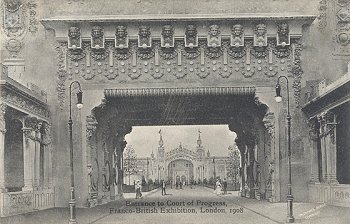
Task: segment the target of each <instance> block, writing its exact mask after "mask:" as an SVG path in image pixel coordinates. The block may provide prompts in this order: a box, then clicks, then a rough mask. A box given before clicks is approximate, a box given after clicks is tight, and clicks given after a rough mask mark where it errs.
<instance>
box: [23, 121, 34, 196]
mask: <svg viewBox="0 0 350 224" xmlns="http://www.w3.org/2000/svg"><path fill="white" fill-rule="evenodd" d="M22 130H23V139H24V141H23V144H24V145H23V150H24V154H23V161H24V187H23V189H22V190H23V191H32V190H33V179H34V178H33V165H34V163H33V162H34V160H33V150H32V149H33V141H34V136H33V135H32V129H31V128H27V127H24V128H23V129H22Z"/></svg>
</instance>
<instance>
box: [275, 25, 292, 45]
mask: <svg viewBox="0 0 350 224" xmlns="http://www.w3.org/2000/svg"><path fill="white" fill-rule="evenodd" d="M277 45H282V46H283V47H284V46H285V45H290V36H289V27H288V24H287V23H282V24H279V25H277Z"/></svg>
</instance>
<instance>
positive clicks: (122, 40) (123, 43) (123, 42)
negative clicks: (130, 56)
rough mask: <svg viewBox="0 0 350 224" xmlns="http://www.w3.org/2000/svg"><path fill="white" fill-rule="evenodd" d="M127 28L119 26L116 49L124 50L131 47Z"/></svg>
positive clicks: (116, 33) (116, 35)
mask: <svg viewBox="0 0 350 224" xmlns="http://www.w3.org/2000/svg"><path fill="white" fill-rule="evenodd" d="M126 29H127V27H126V26H117V28H116V31H115V47H116V48H119V49H124V48H128V47H129V38H128V32H127V30H126Z"/></svg>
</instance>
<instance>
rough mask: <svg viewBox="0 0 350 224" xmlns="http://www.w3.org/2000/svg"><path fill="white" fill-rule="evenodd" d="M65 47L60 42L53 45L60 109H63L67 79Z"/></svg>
mask: <svg viewBox="0 0 350 224" xmlns="http://www.w3.org/2000/svg"><path fill="white" fill-rule="evenodd" d="M65 47H66V44H64V43H61V44H58V45H57V46H56V47H55V50H56V52H57V88H56V89H57V98H58V102H59V106H60V108H61V109H63V106H64V102H65V98H66V95H65V90H66V86H65V82H66V79H67V71H66V60H65V55H64V48H65Z"/></svg>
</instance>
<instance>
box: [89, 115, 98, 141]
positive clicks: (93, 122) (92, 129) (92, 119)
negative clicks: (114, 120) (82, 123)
mask: <svg viewBox="0 0 350 224" xmlns="http://www.w3.org/2000/svg"><path fill="white" fill-rule="evenodd" d="M97 124H98V122H97V120H96V118H95V116H93V115H89V116H86V138H87V139H88V140H90V139H91V137H92V135H93V133H94V132H95V130H96V126H97Z"/></svg>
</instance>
